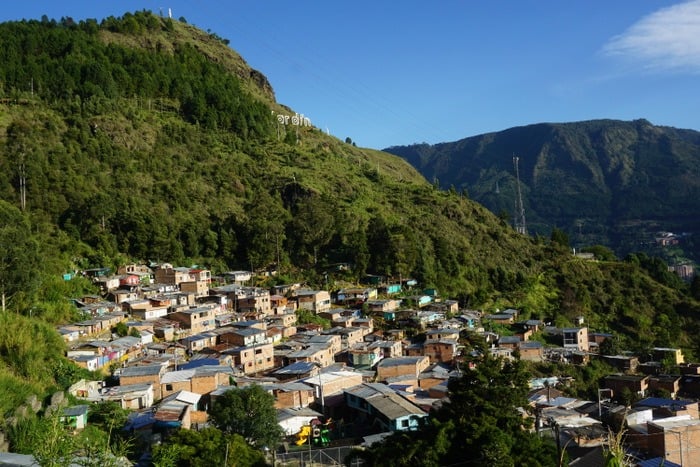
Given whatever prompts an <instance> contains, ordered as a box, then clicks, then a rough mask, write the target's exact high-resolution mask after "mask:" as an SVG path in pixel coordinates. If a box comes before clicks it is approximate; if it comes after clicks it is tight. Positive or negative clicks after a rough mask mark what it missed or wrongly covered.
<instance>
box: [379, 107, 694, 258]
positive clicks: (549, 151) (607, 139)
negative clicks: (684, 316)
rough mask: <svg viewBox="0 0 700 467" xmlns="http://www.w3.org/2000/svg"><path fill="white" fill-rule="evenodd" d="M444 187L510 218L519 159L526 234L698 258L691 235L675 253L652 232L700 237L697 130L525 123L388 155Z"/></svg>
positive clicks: (613, 123)
mask: <svg viewBox="0 0 700 467" xmlns="http://www.w3.org/2000/svg"><path fill="white" fill-rule="evenodd" d="M387 151H389V152H391V153H392V154H396V155H399V156H401V157H403V158H404V159H406V160H407V161H409V162H410V163H411V164H413V165H414V166H415V167H416V168H418V170H420V171H421V173H422V174H423V175H425V177H426V178H428V179H429V180H438V181H439V184H440V186H441V187H443V188H444V189H447V188H448V187H450V186H454V187H456V188H457V190H466V191H468V192H469V195H470V196H471V197H472V199H474V200H476V201H478V202H479V203H482V204H483V205H484V206H486V207H487V208H489V209H490V210H491V211H492V212H494V213H496V214H499V215H502V216H503V217H504V218H508V219H509V220H512V218H513V217H512V216H513V212H514V206H515V201H516V197H517V190H516V180H515V179H516V175H515V167H514V163H513V157H514V156H517V157H518V165H519V174H520V183H521V192H522V197H523V204H524V206H525V212H526V219H527V224H528V228H529V230H530V231H531V232H533V233H540V234H542V235H549V232H551V230H552V228H555V227H556V228H559V229H563V230H564V231H565V232H566V233H567V234H568V235H569V237H570V239H571V241H572V243H573V244H575V245H576V246H590V245H594V244H603V245H606V246H608V247H610V248H612V249H613V250H615V251H616V252H617V253H618V255H619V256H621V257H622V256H624V255H626V254H627V253H630V252H634V251H638V250H639V249H644V250H645V251H647V252H648V253H650V254H652V253H653V254H655V255H660V254H666V255H667V259H668V260H669V261H677V262H683V261H685V260H688V259H690V260H694V261H699V260H700V248H699V246H698V245H699V244H698V242H697V240H696V239H695V238H694V237H695V236H697V235H691V236H683V237H682V239H681V242H680V243H681V245H680V247H679V248H677V249H673V250H672V251H668V249H666V251H662V250H661V249H658V248H656V249H655V248H654V237H655V234H656V232H658V231H671V232H674V233H677V234H682V233H693V234H697V233H698V232H700V224H699V223H698V219H700V203H698V202H697V200H698V199H700V181H699V180H700V178H699V177H698V175H700V133H699V132H697V131H693V130H681V129H676V128H670V127H660V126H655V125H652V124H651V123H649V122H648V121H646V120H635V121H633V122H624V121H616V120H593V121H587V122H575V123H562V124H550V123H541V124H535V125H528V126H524V127H518V128H510V129H508V130H504V131H500V132H497V133H489V134H485V135H479V136H473V137H469V138H465V139H463V140H460V141H456V142H453V143H442V144H436V145H433V146H430V145H425V144H424V145H413V146H396V147H392V148H389V149H387Z"/></svg>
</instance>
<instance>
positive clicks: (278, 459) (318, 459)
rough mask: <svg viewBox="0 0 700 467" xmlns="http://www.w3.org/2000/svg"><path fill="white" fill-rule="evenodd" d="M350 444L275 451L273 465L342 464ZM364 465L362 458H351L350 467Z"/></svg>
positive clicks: (349, 449)
mask: <svg viewBox="0 0 700 467" xmlns="http://www.w3.org/2000/svg"><path fill="white" fill-rule="evenodd" d="M352 449H353V447H352V446H337V447H328V448H321V449H309V450H298V451H290V452H284V453H277V454H276V456H275V461H274V465H275V466H276V467H326V466H344V465H345V464H344V463H343V461H344V460H345V457H347V455H348V454H350V451H351V450H352ZM362 465H365V463H364V462H363V461H362V460H353V461H352V463H351V464H349V466H350V467H359V466H362Z"/></svg>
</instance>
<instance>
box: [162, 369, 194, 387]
mask: <svg viewBox="0 0 700 467" xmlns="http://www.w3.org/2000/svg"><path fill="white" fill-rule="evenodd" d="M194 371H195V370H194V368H193V369H191V370H178V371H169V372H167V373H165V374H164V375H163V376H161V378H160V384H172V383H181V382H183V381H188V380H190V379H192V377H193V376H194Z"/></svg>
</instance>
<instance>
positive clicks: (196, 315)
mask: <svg viewBox="0 0 700 467" xmlns="http://www.w3.org/2000/svg"><path fill="white" fill-rule="evenodd" d="M214 318H215V310H214V308H213V307H208V306H207V307H199V308H190V309H187V310H181V311H176V312H175V313H170V314H169V315H168V319H170V320H173V321H177V322H178V323H180V329H188V330H189V331H190V332H191V333H192V334H199V333H201V332H204V331H210V330H212V329H214V328H215V327H216V322H215V320H214Z"/></svg>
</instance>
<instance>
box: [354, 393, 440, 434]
mask: <svg viewBox="0 0 700 467" xmlns="http://www.w3.org/2000/svg"><path fill="white" fill-rule="evenodd" d="M344 394H345V402H346V404H347V406H348V408H350V409H353V410H354V411H355V412H356V413H357V414H358V415H357V417H356V420H357V422H358V423H363V424H367V425H371V426H376V428H377V429H378V430H380V431H409V430H415V429H417V428H418V426H419V424H420V420H421V419H424V418H426V417H427V416H428V414H427V413H426V412H425V411H424V410H423V409H421V408H420V407H418V406H417V405H415V404H413V403H412V402H409V401H408V400H406V399H404V398H403V397H401V396H400V395H399V394H397V393H396V392H395V391H394V390H392V389H391V388H389V387H388V386H386V385H384V384H380V383H363V384H360V385H358V386H354V387H351V388H348V389H346V390H345V391H344Z"/></svg>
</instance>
